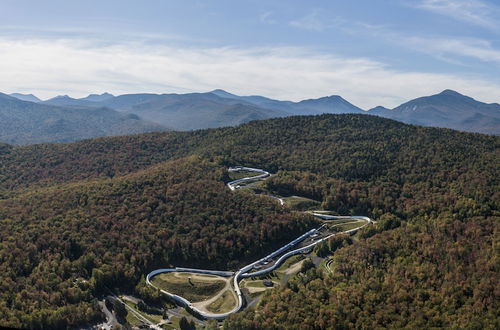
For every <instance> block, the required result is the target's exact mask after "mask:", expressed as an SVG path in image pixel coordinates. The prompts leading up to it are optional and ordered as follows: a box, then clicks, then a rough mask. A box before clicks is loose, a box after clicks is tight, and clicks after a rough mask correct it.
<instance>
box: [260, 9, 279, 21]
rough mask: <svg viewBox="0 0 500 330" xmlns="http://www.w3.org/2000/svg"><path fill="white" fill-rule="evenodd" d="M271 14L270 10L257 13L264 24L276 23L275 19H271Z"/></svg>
mask: <svg viewBox="0 0 500 330" xmlns="http://www.w3.org/2000/svg"><path fill="white" fill-rule="evenodd" d="M272 16H273V13H272V12H270V11H266V12H263V13H262V14H260V15H259V20H260V21H261V22H262V23H266V24H276V23H277V21H276V20H275V19H273V18H272Z"/></svg>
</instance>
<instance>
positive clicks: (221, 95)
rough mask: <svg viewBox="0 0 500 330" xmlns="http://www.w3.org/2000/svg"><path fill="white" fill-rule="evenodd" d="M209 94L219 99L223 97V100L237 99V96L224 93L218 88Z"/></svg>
mask: <svg viewBox="0 0 500 330" xmlns="http://www.w3.org/2000/svg"><path fill="white" fill-rule="evenodd" d="M210 93H212V94H215V95H217V96H219V97H225V98H231V99H234V98H238V96H237V95H234V94H231V93H229V92H226V91H225V90H223V89H219V88H218V89H214V90H213V91H211V92H210Z"/></svg>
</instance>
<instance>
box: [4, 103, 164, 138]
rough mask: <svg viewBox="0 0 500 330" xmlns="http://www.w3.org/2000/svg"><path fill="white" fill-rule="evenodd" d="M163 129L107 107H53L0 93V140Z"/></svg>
mask: <svg viewBox="0 0 500 330" xmlns="http://www.w3.org/2000/svg"><path fill="white" fill-rule="evenodd" d="M163 130H166V128H165V127H164V126H161V125H159V124H156V123H151V122H146V121H144V120H141V119H140V118H139V117H138V116H137V115H133V114H129V115H125V114H121V113H119V112H117V111H115V110H112V109H109V108H104V107H101V108H85V107H62V106H54V105H47V104H40V103H34V102H27V101H22V100H19V99H17V98H14V97H11V96H8V95H6V94H2V93H0V141H1V142H5V143H10V144H33V143H41V142H70V141H76V140H82V139H86V138H92V137H98V136H113V135H128V134H135V133H143V132H151V131H163Z"/></svg>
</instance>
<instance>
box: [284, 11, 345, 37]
mask: <svg viewBox="0 0 500 330" xmlns="http://www.w3.org/2000/svg"><path fill="white" fill-rule="evenodd" d="M335 25H336V21H335V19H331V18H324V17H323V16H322V11H321V10H319V9H315V10H313V11H311V12H310V13H309V14H307V15H305V16H302V17H300V18H298V19H296V20H293V21H291V22H290V26H293V27H296V28H299V29H303V30H310V31H317V32H323V31H325V30H327V29H329V28H332V27H334V26H335Z"/></svg>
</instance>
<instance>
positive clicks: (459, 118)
mask: <svg viewBox="0 0 500 330" xmlns="http://www.w3.org/2000/svg"><path fill="white" fill-rule="evenodd" d="M368 113H369V114H374V115H378V116H381V117H386V118H390V119H395V120H399V121H402V122H405V123H409V124H416V125H423V126H435V127H445V128H452V129H457V130H461V131H469V132H479V133H487V134H497V135H498V134H500V105H499V104H497V103H492V104H487V103H483V102H479V101H476V100H474V99H473V98H471V97H468V96H465V95H462V94H460V93H458V92H455V91H452V90H445V91H443V92H441V93H439V94H436V95H431V96H425V97H420V98H417V99H414V100H411V101H409V102H406V103H404V104H402V105H400V106H398V107H396V108H394V109H393V110H389V109H386V108H382V107H377V108H374V109H371V110H370V111H368Z"/></svg>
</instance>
